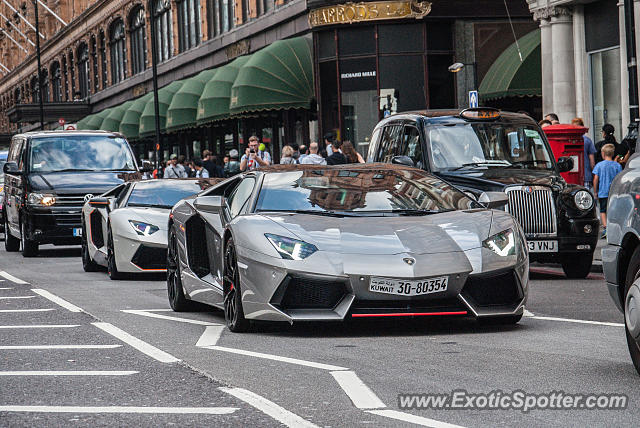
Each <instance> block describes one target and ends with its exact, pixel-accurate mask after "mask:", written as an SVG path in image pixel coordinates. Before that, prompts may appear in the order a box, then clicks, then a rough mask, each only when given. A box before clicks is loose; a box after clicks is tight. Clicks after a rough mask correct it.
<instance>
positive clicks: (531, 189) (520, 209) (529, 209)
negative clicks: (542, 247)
mask: <svg viewBox="0 0 640 428" xmlns="http://www.w3.org/2000/svg"><path fill="white" fill-rule="evenodd" d="M506 192H507V196H508V197H509V203H508V205H507V210H508V212H509V213H511V215H513V216H514V217H515V218H516V220H518V222H519V223H520V225H521V226H522V229H523V230H524V233H525V234H526V235H533V236H556V234H557V226H556V208H555V202H554V200H553V193H552V192H551V189H549V188H547V187H541V186H518V187H509V188H507V190H506Z"/></svg>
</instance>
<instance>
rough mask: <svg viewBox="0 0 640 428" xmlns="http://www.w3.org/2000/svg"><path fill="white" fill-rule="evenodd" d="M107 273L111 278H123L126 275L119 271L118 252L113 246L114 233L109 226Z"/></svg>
mask: <svg viewBox="0 0 640 428" xmlns="http://www.w3.org/2000/svg"><path fill="white" fill-rule="evenodd" d="M107 274H108V275H109V278H110V279H111V280H114V281H115V280H119V279H123V278H124V275H123V274H122V273H121V272H119V271H118V266H117V264H116V252H115V247H114V246H113V235H112V233H111V228H109V238H108V239H107Z"/></svg>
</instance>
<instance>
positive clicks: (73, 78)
mask: <svg viewBox="0 0 640 428" xmlns="http://www.w3.org/2000/svg"><path fill="white" fill-rule="evenodd" d="M68 64H69V75H70V78H71V86H70V88H71V90H70V93H69V98H70V99H72V100H75V99H76V97H77V96H78V94H77V93H76V73H75V68H74V67H73V64H74V62H73V52H69V62H68Z"/></svg>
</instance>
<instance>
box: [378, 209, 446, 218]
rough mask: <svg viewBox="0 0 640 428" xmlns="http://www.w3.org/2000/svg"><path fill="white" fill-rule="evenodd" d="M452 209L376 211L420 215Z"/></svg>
mask: <svg viewBox="0 0 640 428" xmlns="http://www.w3.org/2000/svg"><path fill="white" fill-rule="evenodd" d="M449 211H453V210H418V209H394V210H387V211H378V212H381V213H385V214H386V213H391V214H399V215H407V216H421V215H430V214H440V213H444V212H449Z"/></svg>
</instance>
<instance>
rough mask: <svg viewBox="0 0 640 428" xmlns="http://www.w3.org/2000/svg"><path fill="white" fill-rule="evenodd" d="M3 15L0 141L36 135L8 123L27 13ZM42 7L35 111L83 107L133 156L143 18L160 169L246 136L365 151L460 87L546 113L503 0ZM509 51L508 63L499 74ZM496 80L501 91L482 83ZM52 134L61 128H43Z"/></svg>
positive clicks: (518, 17) (26, 74)
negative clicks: (380, 129)
mask: <svg viewBox="0 0 640 428" xmlns="http://www.w3.org/2000/svg"><path fill="white" fill-rule="evenodd" d="M14 4H17V2H16V0H1V1H0V11H2V13H3V15H5V16H7V18H8V19H9V20H10V21H11V22H12V23H13V24H15V26H16V27H17V28H18V29H19V30H20V31H21V32H23V33H24V35H25V37H23V38H22V42H21V41H20V40H18V38H17V37H18V35H16V34H17V30H15V29H14V30H12V31H11V32H10V31H9V30H7V31H4V30H3V31H2V32H0V52H2V54H1V55H0V57H1V58H2V60H1V61H0V62H1V63H2V65H4V66H6V68H7V70H9V71H6V70H5V73H4V75H3V76H2V78H0V100H1V106H0V107H1V111H0V129H1V132H3V133H5V134H8V135H9V134H12V133H15V132H18V131H20V130H30V129H34V128H36V127H38V126H39V124H38V123H35V122H34V121H32V122H31V123H29V122H25V121H21V122H19V123H15V122H11V120H10V119H11V118H13V120H16V119H15V118H16V117H18V116H19V115H16V113H15V112H16V111H19V110H20V109H21V108H27V107H29V105H33V104H34V103H36V102H37V101H38V98H39V97H40V92H39V91H38V81H37V67H36V58H35V55H34V47H33V46H31V43H30V41H33V40H35V31H34V30H33V29H31V28H30V25H32V23H33V6H32V4H31V3H30V2H29V3H27V6H26V9H25V10H21V9H19V8H17V6H14ZM45 4H46V5H48V7H49V8H50V9H51V12H52V13H55V14H56V15H58V16H59V18H60V19H57V18H56V17H55V16H54V15H53V14H52V13H49V11H47V10H46V9H43V8H40V14H39V16H40V17H41V31H40V32H41V33H42V37H41V42H42V43H41V52H42V54H41V58H42V76H43V82H42V83H43V85H42V86H43V90H42V97H43V101H44V102H45V104H48V103H49V104H54V103H60V105H61V106H62V107H65V106H68V105H69V104H73V103H85V104H86V105H87V108H88V109H89V112H90V113H91V115H90V116H88V117H86V118H83V119H82V120H80V125H81V126H85V127H88V128H95V127H97V128H104V129H109V130H116V131H120V132H123V133H124V134H125V135H126V136H127V137H128V138H129V139H130V140H132V141H133V143H134V145H135V146H136V147H137V149H136V150H137V153H138V155H139V156H140V157H143V158H148V157H149V156H151V154H152V153H153V152H154V146H155V143H154V140H153V130H154V129H152V128H153V121H154V116H153V109H152V107H150V106H152V104H153V102H152V97H151V95H150V94H151V93H152V73H151V40H152V37H151V36H152V35H151V25H150V23H151V20H152V19H153V20H154V23H155V27H156V34H155V36H156V37H155V39H156V48H157V53H158V86H159V87H160V88H161V89H160V91H159V92H160V110H161V116H162V117H161V119H162V128H161V129H162V141H161V146H162V147H161V148H160V155H161V156H162V157H163V158H166V157H167V156H168V154H169V153H179V154H184V155H186V156H189V157H191V156H198V155H199V154H200V152H201V151H202V150H203V149H204V148H209V149H212V150H213V151H214V152H215V153H218V154H224V153H226V152H228V151H229V150H230V149H231V148H241V149H244V145H245V142H246V140H247V137H248V136H249V135H250V134H257V135H259V136H260V137H261V138H262V139H263V141H264V142H265V143H266V144H267V145H268V146H269V150H270V151H272V153H273V154H274V155H275V157H276V158H277V157H278V153H279V151H280V148H281V147H282V145H283V144H290V143H298V144H302V143H308V142H310V141H311V140H318V141H321V137H322V136H323V135H325V134H327V133H333V134H334V135H336V136H337V137H338V138H340V139H342V140H351V141H352V142H354V143H355V145H356V146H357V147H358V148H359V150H361V151H364V150H366V146H367V144H368V138H369V134H370V132H371V130H372V129H373V126H374V125H375V123H377V121H378V120H379V119H381V118H382V117H384V116H385V115H387V114H390V113H393V112H395V111H403V110H414V109H425V108H451V107H462V106H466V105H468V91H469V90H472V89H478V88H480V89H481V91H480V98H481V100H482V102H483V103H484V104H487V105H498V106H502V107H511V106H512V105H513V106H516V107H518V106H522V105H524V106H525V108H524V109H525V110H527V111H529V112H530V113H532V114H534V115H536V116H539V115H540V114H541V112H542V110H541V108H540V106H539V104H540V102H539V100H540V95H541V88H540V83H539V76H540V72H539V67H540V66H539V57H540V54H539V46H540V42H539V39H540V36H539V34H538V32H539V31H540V30H538V29H537V26H536V24H535V23H534V22H533V20H532V19H531V18H532V17H531V13H530V11H529V9H528V8H527V3H526V2H525V0H519V1H516V2H507V4H508V6H507V8H505V3H504V2H503V1H502V0H486V1H484V2H477V1H470V0H459V1H455V2H450V1H444V0H434V1H433V2H427V1H422V2H418V1H415V0H406V1H364V2H360V3H344V2H337V1H316V0H306V1H305V0H236V1H231V0H150V1H145V2H137V1H131V0H127V1H125V0H97V1H90V0H58V1H55V2H53V1H48V2H47V3H45ZM11 8H16V11H15V12H14V11H13V10H12V9H11ZM0 18H1V19H4V18H2V17H0ZM63 22H64V23H65V24H66V25H63ZM2 35H4V37H2ZM8 36H11V37H12V38H13V39H15V41H16V42H17V43H14V42H13V41H12V40H10V39H9V37H8ZM524 37H528V39H527V40H530V42H529V45H530V48H529V49H528V50H527V51H526V52H524V56H523V52H521V49H520V48H519V47H518V51H517V52H516V51H515V50H514V46H519V45H518V43H516V40H520V39H522V38H524ZM27 39H28V40H27ZM279 41H286V43H285V44H282V43H276V42H279ZM521 44H522V43H521ZM23 48H24V50H26V52H25V51H23ZM536 49H538V50H536ZM307 51H308V52H307ZM515 54H517V55H519V56H520V57H521V59H520V60H519V61H518V63H517V64H515V65H513V66H511V67H506V66H504V65H502V66H501V65H500V64H502V63H505V64H510V62H509V60H510V59H511V60H512V59H513V58H512V57H513V55H515ZM536 55H537V56H536ZM529 58H530V59H529ZM536 58H538V61H537V63H536V61H535V59H536ZM505 61H506V62H505ZM454 62H460V63H463V64H465V66H464V68H463V69H462V70H461V71H460V72H458V73H456V74H454V73H451V72H450V71H449V70H448V68H449V66H450V65H451V64H453V63H454ZM297 67H299V69H298V68H297ZM500 67H502V68H500ZM505 67H506V68H505ZM536 67H537V70H536ZM505 70H506V72H507V74H510V78H509V79H501V81H500V82H498V83H496V81H491V78H490V77H491V76H494V75H502V73H504V72H505ZM509 70H512V71H509ZM523 70H524V71H523ZM527 70H529V71H528V73H529V74H530V75H531V76H533V77H532V78H529V77H531V76H529V75H527V73H526V71H527ZM518 76H520V78H519V77H518ZM522 76H524V78H523V77H522ZM536 76H537V77H536ZM536 78H537V80H538V81H536ZM505 82H506V83H505ZM522 82H524V83H522ZM501 85H502V86H501ZM483 91H484V92H483ZM221 94H222V95H221ZM150 100H151V102H150ZM220 103H223V104H224V106H221V105H220ZM225 103H226V104H225ZM25 105H26V107H25ZM62 107H61V108H62ZM517 109H518V110H520V109H523V108H517ZM210 110H211V111H210ZM78 119H81V118H78ZM72 121H75V119H72ZM67 123H69V120H67ZM57 126H58V125H57V121H56V120H51V121H49V123H47V124H46V127H47V128H56V127H57Z"/></svg>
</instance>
